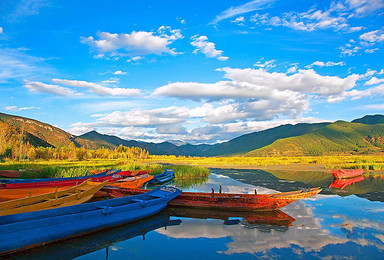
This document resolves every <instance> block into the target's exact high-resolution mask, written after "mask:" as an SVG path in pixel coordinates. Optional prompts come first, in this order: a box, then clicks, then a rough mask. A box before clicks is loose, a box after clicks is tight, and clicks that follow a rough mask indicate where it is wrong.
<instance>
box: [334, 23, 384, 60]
mask: <svg viewBox="0 0 384 260" xmlns="http://www.w3.org/2000/svg"><path fill="white" fill-rule="evenodd" d="M383 41H384V29H383V28H381V29H380V30H374V31H370V32H366V33H363V34H361V35H360V36H359V41H355V40H353V39H351V40H350V41H349V42H348V43H346V44H345V45H343V46H341V47H340V50H341V55H342V56H354V55H356V54H357V53H358V52H359V51H361V50H364V52H365V53H374V52H376V51H378V50H379V48H374V47H373V46H374V45H376V44H378V43H381V42H383Z"/></svg>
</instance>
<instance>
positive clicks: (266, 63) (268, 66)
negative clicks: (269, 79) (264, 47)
mask: <svg viewBox="0 0 384 260" xmlns="http://www.w3.org/2000/svg"><path fill="white" fill-rule="evenodd" d="M274 63H275V60H267V61H264V58H262V59H260V60H259V61H258V62H256V63H255V64H253V66H254V67H259V68H265V69H271V68H274V67H276V65H275V64H274Z"/></svg>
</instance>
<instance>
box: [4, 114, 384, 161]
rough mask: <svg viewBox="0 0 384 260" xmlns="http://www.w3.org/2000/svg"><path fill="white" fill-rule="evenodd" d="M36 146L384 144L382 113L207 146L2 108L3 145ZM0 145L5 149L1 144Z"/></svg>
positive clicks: (373, 148)
mask: <svg viewBox="0 0 384 260" xmlns="http://www.w3.org/2000/svg"><path fill="white" fill-rule="evenodd" d="M21 133H24V139H25V141H28V142H29V143H30V144H31V145H33V146H43V147H50V146H51V147H61V146H66V145H69V144H71V143H74V145H75V146H77V147H80V146H84V147H86V148H90V149H97V148H102V147H105V148H109V149H114V148H116V147H118V146H119V145H124V146H127V147H132V146H134V147H140V148H143V149H145V150H147V151H149V153H150V154H153V155H184V156H233V155H244V156H310V155H335V154H371V153H381V152H383V149H384V116H383V115H367V116H364V117H362V118H358V119H355V120H353V121H351V122H345V121H336V122H333V123H330V122H324V123H313V124H307V123H300V124H296V125H291V124H286V125H281V126H278V127H274V128H270V129H266V130H263V131H259V132H254V133H250V134H245V135H242V136H239V137H237V138H234V139H232V140H229V141H227V142H223V143H219V144H214V145H209V144H200V145H191V144H188V143H187V144H183V143H182V142H178V141H170V142H162V143H151V142H139V141H135V140H124V139H121V138H119V137H117V136H113V135H105V134H101V133H98V132H96V131H91V132H88V133H85V134H83V135H80V136H75V135H72V134H70V133H68V132H66V131H64V130H62V129H60V128H57V127H54V126H52V125H49V124H46V123H43V122H40V121H37V120H34V119H30V118H25V117H20V116H14V115H9V114H4V113H0V148H1V146H4V147H5V146H6V145H7V143H9V142H12V141H14V140H16V139H17V138H20V137H19V136H20V134H21ZM0 150H1V149H0Z"/></svg>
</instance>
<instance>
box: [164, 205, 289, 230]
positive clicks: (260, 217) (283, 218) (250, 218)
mask: <svg viewBox="0 0 384 260" xmlns="http://www.w3.org/2000/svg"><path fill="white" fill-rule="evenodd" d="M163 212H165V213H167V214H169V215H170V216H173V217H180V218H199V219H208V218H210V219H222V220H224V224H225V225H232V224H238V223H239V222H240V221H235V223H234V221H233V219H231V218H242V219H243V223H244V224H245V225H246V226H247V225H257V224H269V225H276V226H286V227H289V226H291V225H292V223H293V222H295V221H296V220H295V219H294V218H292V217H291V216H289V215H287V214H285V213H284V212H282V211H281V210H271V211H259V212H246V211H230V210H228V211H224V210H212V209H196V208H180V207H173V206H169V207H167V208H166V209H165V210H164V211H163Z"/></svg>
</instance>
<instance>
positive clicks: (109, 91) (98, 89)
mask: <svg viewBox="0 0 384 260" xmlns="http://www.w3.org/2000/svg"><path fill="white" fill-rule="evenodd" d="M52 82H54V83H57V84H61V85H65V86H70V87H82V88H88V89H89V90H90V91H91V92H92V93H95V94H98V95H100V96H136V95H139V94H140V90H139V89H133V88H108V87H104V86H101V85H99V84H96V83H93V82H87V81H82V80H68V79H52Z"/></svg>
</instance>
